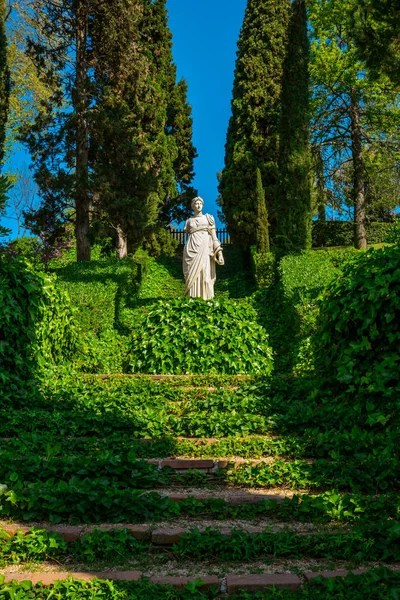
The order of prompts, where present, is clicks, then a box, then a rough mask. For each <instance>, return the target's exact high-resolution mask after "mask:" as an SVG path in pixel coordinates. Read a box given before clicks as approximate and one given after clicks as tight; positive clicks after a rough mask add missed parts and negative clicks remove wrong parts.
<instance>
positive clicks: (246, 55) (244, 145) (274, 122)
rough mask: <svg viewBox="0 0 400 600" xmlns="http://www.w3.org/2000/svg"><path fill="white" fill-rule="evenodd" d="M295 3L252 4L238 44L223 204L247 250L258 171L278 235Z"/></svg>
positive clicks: (222, 184) (232, 229)
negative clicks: (286, 70)
mask: <svg viewBox="0 0 400 600" xmlns="http://www.w3.org/2000/svg"><path fill="white" fill-rule="evenodd" d="M290 4H291V3H290V0H262V1H260V0H249V2H248V3H247V7H246V12H245V17H244V22H243V27H242V30H241V33H240V38H239V41H238V53H237V60H236V68H235V76H234V77H235V78H234V85H233V100H232V117H231V119H230V122H229V127H228V132H227V141H226V152H225V167H224V170H223V171H222V176H221V181H220V185H219V191H220V194H221V195H220V198H219V204H220V206H221V207H222V211H223V215H224V219H225V220H226V223H227V225H228V228H229V232H230V234H231V236H232V239H233V240H234V241H235V242H236V243H237V244H239V245H240V246H242V247H244V248H249V247H250V246H251V245H253V244H254V243H255V242H256V231H255V227H254V224H255V221H256V211H257V208H256V204H257V194H256V186H255V182H254V174H255V172H256V168H257V167H259V168H260V171H261V176H262V181H263V185H264V189H265V194H266V199H267V210H268V216H269V219H270V223H271V225H272V230H273V231H274V229H275V221H276V218H277V216H278V215H277V214H276V206H275V198H276V186H277V184H278V168H277V157H278V145H279V114H280V97H281V82H282V73H283V62H284V59H285V54H286V46H287V35H288V32H287V29H288V22H289V13H290Z"/></svg>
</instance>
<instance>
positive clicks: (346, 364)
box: [316, 247, 400, 421]
mask: <svg viewBox="0 0 400 600" xmlns="http://www.w3.org/2000/svg"><path fill="white" fill-rule="evenodd" d="M399 284H400V253H399V249H398V248H397V247H387V248H384V249H381V250H369V251H368V252H366V253H361V254H360V255H359V256H357V257H355V258H354V259H353V260H351V261H350V262H348V263H347V264H346V265H345V266H344V269H343V273H342V275H341V276H339V277H337V278H335V279H334V280H333V281H332V282H331V284H330V286H329V288H328V290H327V292H326V295H325V297H324V299H323V301H322V302H321V305H320V319H319V330H318V336H317V339H316V348H317V352H318V366H319V368H320V369H321V371H323V372H324V373H325V374H326V375H328V376H331V377H332V378H334V379H335V380H336V381H338V382H339V383H340V384H342V385H344V386H346V391H347V392H349V393H351V394H352V395H361V397H362V398H364V399H366V400H367V404H366V406H367V410H368V411H370V412H372V413H376V414H377V415H378V416H377V417H376V418H380V417H379V410H378V409H377V405H375V403H374V399H377V400H378V402H382V401H383V400H386V401H388V400H393V401H396V399H398V395H399V393H400V355H399V347H400V296H399V294H398V290H399ZM376 411H377V412H376ZM371 419H372V417H371ZM371 419H370V421H371ZM372 421H373V419H372Z"/></svg>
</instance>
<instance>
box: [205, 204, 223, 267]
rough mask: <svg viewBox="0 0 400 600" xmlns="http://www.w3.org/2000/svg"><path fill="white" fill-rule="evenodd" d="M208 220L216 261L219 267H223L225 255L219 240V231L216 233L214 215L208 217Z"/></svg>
mask: <svg viewBox="0 0 400 600" xmlns="http://www.w3.org/2000/svg"><path fill="white" fill-rule="evenodd" d="M207 219H208V225H209V230H208V231H209V232H210V235H211V239H212V245H213V250H214V259H215V261H216V262H217V263H218V264H219V265H223V264H224V255H223V254H222V246H221V242H220V241H219V239H218V238H217V231H216V226H215V220H214V217H213V216H212V215H207Z"/></svg>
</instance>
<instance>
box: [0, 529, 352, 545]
mask: <svg viewBox="0 0 400 600" xmlns="http://www.w3.org/2000/svg"><path fill="white" fill-rule="evenodd" d="M31 529H32V527H28V526H21V525H3V526H1V527H0V530H3V531H5V532H6V533H7V534H8V535H9V536H11V537H12V536H14V535H16V534H17V532H22V534H24V535H27V534H28V533H29V532H30V530H31ZM40 529H44V530H45V531H48V532H49V533H50V532H52V533H58V534H59V535H60V536H61V537H62V538H63V539H64V541H65V542H67V543H72V542H76V541H77V540H78V539H79V538H80V537H81V536H82V535H85V534H87V533H90V532H92V531H95V530H100V531H110V530H112V529H117V530H118V529H128V530H129V532H130V534H131V535H132V537H134V538H135V539H137V540H147V541H149V542H151V543H152V544H154V545H156V546H172V545H173V544H177V543H178V542H179V541H180V539H181V538H182V536H183V534H184V533H190V530H189V529H182V528H172V527H171V528H154V529H152V528H151V527H150V526H149V525H131V524H129V523H128V524H120V523H118V524H115V525H113V524H111V523H109V524H104V525H81V526H69V525H65V526H64V525H45V526H43V527H40ZM234 530H235V528H234V527H226V528H221V529H217V531H219V532H220V533H222V535H226V536H230V535H231V534H232V531H234ZM265 530H266V528H265V527H255V526H251V525H249V526H248V527H245V528H244V527H241V528H240V531H244V532H247V533H248V534H250V535H258V534H261V533H263V532H265ZM284 531H285V530H282V529H281V528H278V527H274V526H272V527H271V529H270V531H269V532H270V533H271V535H273V534H274V533H280V532H284ZM294 533H295V534H296V535H298V536H313V535H319V534H320V533H325V534H326V535H343V534H344V533H346V531H336V530H327V531H325V532H313V531H296V532H294Z"/></svg>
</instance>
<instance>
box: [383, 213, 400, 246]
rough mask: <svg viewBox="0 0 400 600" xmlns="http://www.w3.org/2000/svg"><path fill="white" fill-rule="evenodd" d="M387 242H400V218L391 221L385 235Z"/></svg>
mask: <svg viewBox="0 0 400 600" xmlns="http://www.w3.org/2000/svg"><path fill="white" fill-rule="evenodd" d="M385 242H387V243H388V244H400V219H397V220H396V221H395V222H394V223H390V225H389V227H388V229H387V232H386V237H385Z"/></svg>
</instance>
